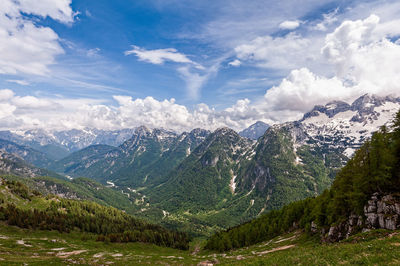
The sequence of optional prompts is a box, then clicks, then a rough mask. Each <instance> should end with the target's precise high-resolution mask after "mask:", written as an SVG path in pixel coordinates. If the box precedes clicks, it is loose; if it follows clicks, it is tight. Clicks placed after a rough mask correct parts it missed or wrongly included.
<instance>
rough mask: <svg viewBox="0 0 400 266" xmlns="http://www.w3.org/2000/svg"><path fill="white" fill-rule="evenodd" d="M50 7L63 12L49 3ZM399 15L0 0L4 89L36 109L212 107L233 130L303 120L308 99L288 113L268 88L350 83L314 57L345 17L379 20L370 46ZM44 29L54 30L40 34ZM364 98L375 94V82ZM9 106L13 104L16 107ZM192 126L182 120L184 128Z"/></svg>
mask: <svg viewBox="0 0 400 266" xmlns="http://www.w3.org/2000/svg"><path fill="white" fill-rule="evenodd" d="M56 2H57V3H59V5H58V6H56V5H55V6H52V5H53V4H54V3H56ZM7 5H9V6H7ZM399 10H400V7H399V4H398V3H396V1H387V0H384V1H373V0H371V1H317V0H308V1H301V3H299V1H296V2H294V1H257V0H255V1H238V0H229V1H228V0H226V1H177V0H170V1H165V0H164V1H161V0H146V1H145V0H143V1H141V0H135V1H133V0H132V1H131V0H129V1H128V0H113V1H108V0H97V1H83V0H54V1H51V0H37V2H35V1H33V0H23V1H22V0H21V1H16V2H14V1H10V0H5V1H4V2H2V3H1V4H0V11H1V12H0V15H1V14H3V15H7V17H5V18H4V19H3V20H4V21H0V29H1V28H3V29H4V30H5V31H8V32H12V31H13V30H15V31H16V33H15V34H14V36H16V38H13V37H14V36H12V34H10V35H6V37H3V39H1V38H2V37H0V51H1V47H2V46H1V45H3V46H4V47H6V49H5V50H3V53H7V56H4V58H2V57H1V55H0V87H1V88H2V89H8V90H9V91H11V92H12V95H13V96H12V97H14V98H15V97H17V98H18V97H19V98H18V99H23V100H24V102H29V100H27V99H31V100H33V99H35V100H34V101H36V102H37V104H36V106H39V107H40V106H45V103H44V102H43V101H47V102H51V101H64V102H68V101H73V100H75V102H74V104H73V105H74V106H75V104H76V108H79V106H83V105H89V106H91V107H93V106H95V105H96V106H97V107H96V108H100V107H99V106H100V105H104V106H106V107H107V108H111V109H110V110H111V111H112V110H113V108H114V109H115V108H119V107H120V106H121V105H123V104H122V102H121V99H122V98H115V96H121V97H122V96H123V97H125V98H124V99H125V102H124V103H125V105H129V104H127V103H128V102H127V99H130V100H131V101H132V102H133V101H135V100H136V99H140V100H143V99H145V98H146V97H148V96H151V97H152V98H154V100H156V101H158V102H163V101H164V100H168V101H170V99H171V98H173V99H175V100H172V101H171V102H170V104H172V105H174V104H175V105H179V106H183V107H184V108H186V109H187V111H188V112H190V113H191V115H194V114H193V112H195V110H197V109H198V108H202V107H201V106H203V105H202V104H205V106H206V108H209V109H210V110H211V111H209V112H208V111H207V112H208V113H210V112H211V113H215V112H216V114H213V115H212V116H213V117H212V118H210V117H207V118H205V119H206V120H207V121H208V122H207V123H209V124H210V123H211V124H212V123H216V124H218V125H227V126H231V127H234V128H240V127H243V126H247V125H248V124H249V123H252V122H254V121H256V120H264V121H266V122H270V123H272V122H280V121H285V120H290V119H293V118H295V117H299V113H301V112H304V111H305V110H307V108H308V109H309V108H311V107H312V106H311V105H312V104H314V103H315V102H310V101H307V102H306V103H304V104H303V103H299V107H298V108H294V109H293V110H291V109H290V108H288V109H287V110H286V109H282V108H280V106H282V104H279V102H280V101H285V103H288V104H287V105H288V106H290V105H291V104H290V103H291V102H292V101H295V102H296V98H295V99H288V100H287V101H286V99H285V98H284V97H285V93H282V92H277V93H275V94H273V91H271V92H270V94H271V95H268V90H269V89H271V88H276V87H282V86H284V84H283V85H282V80H284V79H285V78H286V79H289V80H290V79H292V80H291V82H292V83H293V84H294V83H295V82H293V80H294V79H296V78H297V76H296V75H297V74H296V73H297V72H295V73H294V74H293V73H292V71H295V70H300V69H302V68H303V69H304V68H305V69H307V71H309V73H312V75H316V76H317V78H316V80H318V77H322V78H324V79H331V78H333V77H337V78H338V79H340V80H341V81H343V82H344V83H343V84H348V83H346V82H348V81H349V80H350V79H349V78H348V76H349V75H347V76H346V77H345V75H342V74H343V73H340V72H338V67H343V65H344V63H343V62H342V63H340V64H338V63H335V62H334V61H335V60H333V59H332V58H328V57H329V56H328V57H327V55H326V54H325V55H324V54H323V53H322V52H321V51H322V50H323V48H324V47H326V46H327V36H328V35H329V34H330V33H332V32H334V31H335V29H337V28H338V27H340V25H342V23H343V22H344V21H346V20H349V21H363V20H366V19H367V18H368V17H369V16H371V14H376V15H377V16H378V17H379V21H376V22H374V23H375V24H377V25H378V24H379V25H380V26H378V28H379V27H381V28H384V29H385V30H384V32H383V33H382V34H381V35H379V38H380V39H379V40H378V39H376V40H373V41H374V42H378V41H381V40H382V38H387V39H390V40H391V42H392V43H395V40H396V38H397V36H398V32H397V30H396V29H395V27H394V26H393V25H394V22H396V21H397V19H398V18H400V16H399ZM10 14H11V15H10ZM8 20H10V21H8ZM12 23H14V24H15V25H18V24H20V27H19V29H18V27H17V26H15V25H14V26H15V28H12V27H14V26H12ZM365 23H366V24H367V22H365ZM390 23H392V24H390ZM356 24H357V23H355V24H354V25H356ZM10 25H11V26H10ZM21 25H32V27H33V29H32V30H30V31H29V30H28V27H27V26H24V27H23V28H24V29H26V30H21ZM357 25H358V24H357ZM368 25H369V24H368ZM382 25H386V26H385V27H383V26H382ZM390 25H392V26H390ZM374 27H375V26H374ZM44 29H46V30H48V31H51V32H41V31H42V30H44ZM382 31H383V30H378V32H382ZM36 33H37V34H36ZM46 34H47V35H46ZM52 34H53V35H52ZM28 35H31V36H28ZM375 35H376V34H375ZM27 36H28V37H30V39H26V38H28V37H27ZM35 38H37V40H35ZM14 39H15V40H14ZM27 40H28V41H27ZM32 40H33V41H32ZM335 40H336V39H335ZM336 41H337V40H336ZM15 42H19V43H17V44H18V45H15ZM13 45H14V47H20V49H19V50H18V49H17V48H15V49H13V48H12V46H13ZM19 45H20V46H19ZM41 46H42V47H41ZM35 49H36V50H39V51H40V53H36V52H35V51H36V50H35ZM325 50H327V49H325ZM352 64H355V63H354V62H352ZM353 69H354V66H353ZM347 70H348V69H347ZM347 70H346V71H347ZM343 71H345V70H343ZM298 73H300V74H301V75H302V74H307V73H308V72H307V73H306V72H304V71H303V72H301V71H300V72H298ZM300 74H299V75H300ZM347 74H348V73H347ZM312 75H311V76H312ZM352 82H353V81H352ZM357 82H358V83H360V80H357V81H356V83H357ZM370 83H372V82H370ZM352 85H354V84H352ZM310 87H312V86H311V85H310ZM392 90H393V91H395V89H392ZM294 91H295V89H294ZM343 91H345V90H343ZM352 91H356V89H353V90H352ZM300 92H301V90H299V92H298V93H297V94H300ZM366 92H380V91H379V90H378V91H377V89H376V88H372V87H371V89H369V90H366ZM389 92H391V91H389ZM357 93H359V91H357ZM357 93H351V94H348V93H343V94H340V95H333V96H330V97H325V98H324V97H322V98H321V97H319V98H318V97H317V98H316V99H320V100H321V104H323V103H324V101H328V100H332V98H333V97H336V98H341V99H343V100H349V99H352V98H354V97H355V96H356V94H357ZM385 93H386V91H385ZM295 94H296V92H294V93H293V92H292V94H291V95H292V96H293V95H295ZM267 95H268V96H267ZM279 95H283V96H282V97H283V98H282V99H280V98H279V97H280V96H279ZM23 97H31V98H23ZM127 97H131V98H127ZM274 97H277V99H275V98H274ZM298 97H299V96H298ZM292 98H293V97H292ZM7 99H9V100H8V101H9V103H8V104H11V105H12V101H17V100H15V99H14V100H13V98H7ZM118 99H119V100H118ZM260 99H267V102H265V103H262V102H260ZM41 100H43V101H42V102H40V101H41ZM268 101H269V102H268ZM39 102H40V104H39ZM136 104H139V103H136ZM199 104H200V106H199ZM253 104H254V105H257V106H261V105H263V104H264V105H271V106H273V108H272V107H271V108H272V109H271V110H264V111H263V112H264V114H263V115H261V114H259V113H260V112H259V110H260V108H258V107H257V108H258V109H257V110H252V109H251V108H252V105H253ZM274 104H275V105H276V106H274ZM60 105H63V104H60ZM283 105H286V104H283ZM13 106H14V105H13ZM15 106H16V107H15V108H16V109H15V110H16V111H13V112H14V113H18V110H19V109H18V108H21V107H20V106H18V105H15ZM203 107H204V106H203ZM22 109H24V108H22ZM25 109H27V108H25ZM39 109H40V108H39ZM261 109H262V108H261ZM132 110H133V109H132ZM135 110H136V109H135ZM69 111H71V110H69ZM111 111H110V112H111ZM136 111H137V110H136ZM136 111H135V112H136ZM253 111H254V112H255V115H254V117H252V118H251V119H250V117H249V116H251V115H250V113H251V112H253ZM20 112H22V111H20ZM107 112H108V111H107ZM199 112H200V111H199ZM266 112H269V115H265V113H266ZM274 112H275V113H274ZM227 113H230V114H233V113H234V114H235V115H236V117H235V116H234V115H233V116H229V117H228V116H227V115H226V114H227ZM134 114H135V115H137V116H141V115H143V114H142V113H140V112H139V113H134ZM7 115H10V114H8V113H7ZM39 116H40V115H39ZM4 117H6V115H4ZM220 117H223V119H222V120H223V122H221V121H222V120H221V119H219V118H220ZM0 118H1V116H0ZM13 119H15V121H14V122H15V123H14V122H13V123H9V124H10V125H11V124H13V125H14V124H15V125H17V124H18V123H17V122H16V121H17V120H18V119H17V118H15V117H14V118H13ZM24 119H25V120H29V119H28V118H26V117H25V118H21V117H20V118H19V121H22V120H24ZM42 119H46V118H45V117H43V118H38V121H36V122H35V123H33V124H32V123H30V125H31V126H32V125H40V124H41V123H42V122H43V121H41V120H42ZM185 119H186V118H185ZM191 119H192V118H191ZM235 119H236V120H235ZM25 120H24V121H25ZM239 120H240V121H239ZM9 121H10V119H9ZM140 121H142V120H140ZM143 121H145V119H144V120H143ZM0 122H1V120H0ZM186 122H187V121H186ZM186 122H182V124H185V123H186ZM203 122H204V121H203ZM203 122H202V123H203ZM135 123H139V122H135ZM135 123H134V124H129V123H125V124H124V123H122V124H121V125H120V126H121V127H123V126H133V125H136V124H135ZM179 123H181V122H179ZM194 123H195V122H194ZM204 123H205V124H204V125H206V124H207V123H206V122H204ZM3 124H4V125H1V124H0V126H3V127H4V128H6V127H10V125H6V124H7V123H3ZM28 124H29V123H28ZM105 124H107V122H104V125H102V123H100V127H101V126H104V127H107V126H106V125H105ZM166 124H168V123H166ZM189 124H190V126H189ZM85 125H86V126H99V124H93V125H88V124H85ZM107 125H108V124H107ZM185 125H186V124H185ZM70 126H72V125H70ZM82 126H83V124H82ZM150 126H155V125H150ZM192 126H193V122H190V123H189V122H188V123H187V126H182V128H184V129H187V128H190V127H192ZM206 127H207V126H206Z"/></svg>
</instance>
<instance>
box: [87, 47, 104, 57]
mask: <svg viewBox="0 0 400 266" xmlns="http://www.w3.org/2000/svg"><path fill="white" fill-rule="evenodd" d="M100 51H101V49H100V48H93V49H89V50H88V51H87V52H86V55H87V56H88V57H96V56H98V55H99V52H100Z"/></svg>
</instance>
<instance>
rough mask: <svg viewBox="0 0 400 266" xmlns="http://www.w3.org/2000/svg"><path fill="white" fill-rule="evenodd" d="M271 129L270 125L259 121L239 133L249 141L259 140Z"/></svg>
mask: <svg viewBox="0 0 400 266" xmlns="http://www.w3.org/2000/svg"><path fill="white" fill-rule="evenodd" d="M268 128H269V125H268V124H266V123H264V122H262V121H257V122H256V123H254V124H253V125H251V126H249V127H248V128H246V129H244V130H242V131H240V132H239V135H240V136H242V137H245V138H248V139H252V140H257V139H258V138H259V137H261V136H262V135H264V133H265V131H267V129H268Z"/></svg>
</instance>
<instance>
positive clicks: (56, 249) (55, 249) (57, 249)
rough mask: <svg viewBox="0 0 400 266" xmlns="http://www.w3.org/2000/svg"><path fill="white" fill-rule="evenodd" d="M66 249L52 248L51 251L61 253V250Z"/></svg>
mask: <svg viewBox="0 0 400 266" xmlns="http://www.w3.org/2000/svg"><path fill="white" fill-rule="evenodd" d="M64 249H66V248H52V249H51V250H54V251H61V250H64Z"/></svg>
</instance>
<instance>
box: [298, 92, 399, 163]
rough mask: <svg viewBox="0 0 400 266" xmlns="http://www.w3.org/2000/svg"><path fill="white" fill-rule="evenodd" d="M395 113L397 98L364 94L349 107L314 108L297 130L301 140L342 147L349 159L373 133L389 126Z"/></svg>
mask: <svg viewBox="0 0 400 266" xmlns="http://www.w3.org/2000/svg"><path fill="white" fill-rule="evenodd" d="M398 110H400V98H394V97H390V96H388V97H379V96H375V95H369V94H366V95H363V96H361V97H360V98H358V99H357V100H355V101H354V102H353V103H352V104H347V103H345V102H340V101H334V102H330V103H328V104H326V105H325V106H321V105H317V106H315V107H314V109H313V110H312V111H310V112H308V113H306V114H305V115H304V117H303V119H302V120H300V121H299V127H301V128H302V130H303V131H304V132H305V133H306V134H307V138H306V139H305V140H303V141H306V140H308V141H309V140H314V141H317V142H319V143H320V144H324V145H327V146H330V147H332V148H335V147H336V148H344V149H343V152H344V154H345V155H346V156H351V155H352V154H353V153H354V151H355V150H356V149H357V148H358V147H360V146H361V144H362V143H363V142H364V141H365V140H366V139H367V138H368V137H370V136H371V135H372V133H373V132H375V131H377V130H378V129H379V128H380V127H381V126H383V125H387V124H390V121H391V120H392V119H393V117H394V114H395V113H396V112H397V111H398ZM300 125H301V126H300Z"/></svg>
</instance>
